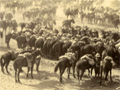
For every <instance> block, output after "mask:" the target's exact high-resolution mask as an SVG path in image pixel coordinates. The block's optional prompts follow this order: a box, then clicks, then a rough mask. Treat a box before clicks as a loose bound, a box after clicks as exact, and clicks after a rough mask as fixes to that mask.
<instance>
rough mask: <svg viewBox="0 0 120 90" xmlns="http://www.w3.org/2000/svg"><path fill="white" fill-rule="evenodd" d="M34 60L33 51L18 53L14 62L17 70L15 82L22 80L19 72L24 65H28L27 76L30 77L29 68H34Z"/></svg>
mask: <svg viewBox="0 0 120 90" xmlns="http://www.w3.org/2000/svg"><path fill="white" fill-rule="evenodd" d="M32 61H33V56H32V54H31V53H25V54H21V55H18V57H17V58H16V59H15V61H14V64H13V66H14V70H15V82H20V79H19V74H20V72H21V70H22V67H23V66H25V67H28V72H27V77H28V73H29V69H30V68H32ZM31 77H32V69H31Z"/></svg>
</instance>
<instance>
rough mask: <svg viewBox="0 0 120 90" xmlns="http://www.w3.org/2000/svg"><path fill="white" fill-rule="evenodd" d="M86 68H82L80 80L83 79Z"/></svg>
mask: <svg viewBox="0 0 120 90" xmlns="http://www.w3.org/2000/svg"><path fill="white" fill-rule="evenodd" d="M84 72H85V70H81V75H80V80H82V76H83V74H84Z"/></svg>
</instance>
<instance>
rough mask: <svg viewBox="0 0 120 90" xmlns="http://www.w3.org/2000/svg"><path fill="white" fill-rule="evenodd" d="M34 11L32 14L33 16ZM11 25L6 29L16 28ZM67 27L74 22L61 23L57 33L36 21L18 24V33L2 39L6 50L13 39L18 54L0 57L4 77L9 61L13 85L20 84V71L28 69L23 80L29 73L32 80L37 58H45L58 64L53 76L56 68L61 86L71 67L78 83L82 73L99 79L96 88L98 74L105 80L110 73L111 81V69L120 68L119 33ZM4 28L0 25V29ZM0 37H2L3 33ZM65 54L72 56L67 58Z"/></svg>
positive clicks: (9, 34) (9, 52)
mask: <svg viewBox="0 0 120 90" xmlns="http://www.w3.org/2000/svg"><path fill="white" fill-rule="evenodd" d="M38 10H39V9H35V10H33V11H35V12H37V11H38ZM45 10H46V9H45ZM43 11H44V10H43ZM92 15H94V14H92ZM92 15H88V16H92ZM90 19H91V18H90ZM7 21H8V20H7ZM9 21H11V20H9ZM38 21H39V20H38ZM2 22H3V21H2ZM11 23H13V22H10V24H6V25H10V26H9V27H12V26H15V28H16V27H17V26H18V25H17V24H16V23H17V22H14V23H15V24H16V25H13V24H11ZM71 23H75V21H74V19H70V20H65V21H63V28H62V29H61V30H57V29H55V30H52V28H46V27H44V28H41V27H37V26H41V25H40V24H39V23H38V22H36V21H35V22H34V21H32V22H30V23H21V24H20V26H21V31H20V32H17V30H14V32H10V33H8V34H6V35H5V43H6V44H7V47H8V48H10V47H9V42H10V40H11V39H13V40H15V41H16V42H17V45H18V48H19V50H18V51H8V52H7V53H5V54H4V55H2V56H1V59H0V64H1V70H2V72H3V73H4V67H5V68H6V71H7V73H9V71H8V65H9V63H10V61H11V60H13V61H14V63H13V67H14V70H15V82H20V78H19V75H20V73H21V72H23V70H22V67H27V68H28V71H27V77H28V73H29V71H30V70H31V78H33V68H34V64H36V70H37V71H39V70H38V69H39V65H40V60H41V57H45V58H48V59H54V60H59V61H58V63H57V64H56V66H55V68H54V72H57V70H58V68H59V71H60V82H62V75H63V73H64V71H65V69H66V68H67V69H68V78H70V68H71V67H72V69H73V77H76V75H75V73H76V72H77V78H78V80H79V81H80V80H81V79H82V77H83V74H84V72H85V70H86V69H88V72H89V73H90V72H91V74H92V70H93V69H94V70H95V76H97V75H98V77H100V85H101V84H102V77H103V76H102V72H104V74H105V77H104V78H105V80H107V77H108V72H110V79H111V81H112V76H111V75H112V68H113V66H114V65H119V64H120V58H119V56H120V46H118V45H119V44H120V33H119V32H118V31H116V32H115V31H113V32H112V31H106V30H99V29H92V28H89V27H87V26H85V27H81V26H76V27H72V26H71ZM4 25H5V24H3V25H1V26H2V28H3V26H4ZM64 27H65V28H64ZM3 29H4V28H3ZM6 29H7V28H6ZM10 29H11V28H10ZM23 29H25V31H23ZM2 33H3V34H4V30H3V31H2ZM1 35H2V34H1ZM3 36H4V35H3ZM1 38H3V37H1ZM69 53H72V54H71V55H70V56H69V55H68V54H69ZM75 68H76V69H75ZM90 69H91V70H90Z"/></svg>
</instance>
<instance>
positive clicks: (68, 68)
mask: <svg viewBox="0 0 120 90" xmlns="http://www.w3.org/2000/svg"><path fill="white" fill-rule="evenodd" d="M68 78H70V67H68Z"/></svg>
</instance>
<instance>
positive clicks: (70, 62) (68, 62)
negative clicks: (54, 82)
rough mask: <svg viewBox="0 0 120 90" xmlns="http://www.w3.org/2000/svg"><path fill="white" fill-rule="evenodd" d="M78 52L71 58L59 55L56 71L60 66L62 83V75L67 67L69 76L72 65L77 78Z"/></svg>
mask: <svg viewBox="0 0 120 90" xmlns="http://www.w3.org/2000/svg"><path fill="white" fill-rule="evenodd" d="M76 57H77V52H75V53H74V55H73V56H72V57H71V59H69V57H64V56H63V57H59V59H60V60H59V62H58V63H57V65H56V66H55V69H54V72H57V70H58V68H59V70H60V82H61V83H62V75H63V73H64V71H65V69H66V68H68V78H69V77H70V76H69V74H70V67H72V68H73V77H74V78H75V65H76V62H77V59H76Z"/></svg>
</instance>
